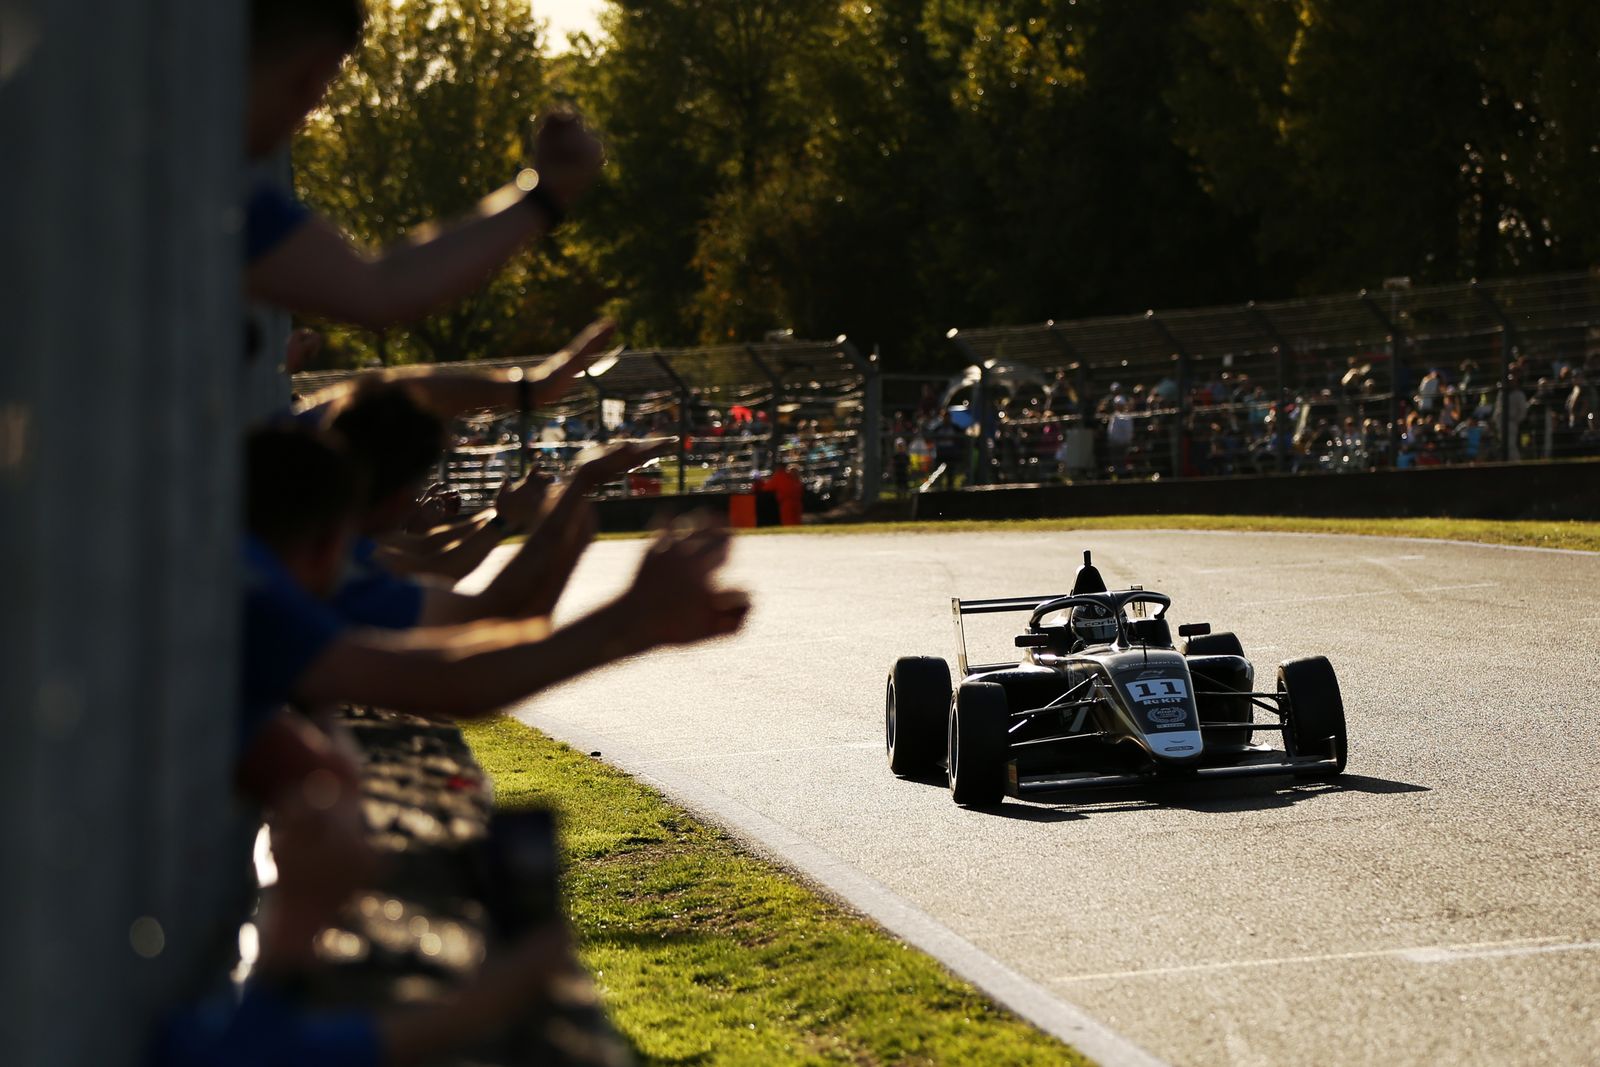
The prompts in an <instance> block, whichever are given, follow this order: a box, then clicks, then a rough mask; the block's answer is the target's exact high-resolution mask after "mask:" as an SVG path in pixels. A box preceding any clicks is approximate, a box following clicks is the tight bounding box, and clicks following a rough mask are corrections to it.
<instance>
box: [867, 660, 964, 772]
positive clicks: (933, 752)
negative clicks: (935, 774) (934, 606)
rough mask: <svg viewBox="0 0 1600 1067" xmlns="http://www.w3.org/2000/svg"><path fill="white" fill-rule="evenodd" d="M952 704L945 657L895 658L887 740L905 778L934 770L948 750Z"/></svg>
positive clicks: (893, 766) (892, 761)
mask: <svg viewBox="0 0 1600 1067" xmlns="http://www.w3.org/2000/svg"><path fill="white" fill-rule="evenodd" d="M949 708H950V667H949V665H948V664H946V663H945V661H944V660H942V659H939V658H938V657H937V656H905V657H902V658H900V659H897V660H895V663H894V667H893V668H892V669H891V670H890V671H889V679H888V681H887V682H886V683H885V687H884V697H883V742H884V748H885V749H886V750H887V752H888V755H889V769H890V770H891V771H893V772H894V773H895V774H897V775H899V776H900V777H902V778H904V777H906V776H907V775H917V774H926V773H928V772H929V771H931V770H933V768H934V767H935V766H936V765H937V764H938V762H939V756H940V755H941V754H942V753H943V751H944V726H945V721H944V720H945V715H946V713H947V712H948V711H949Z"/></svg>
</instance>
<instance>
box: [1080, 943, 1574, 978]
mask: <svg viewBox="0 0 1600 1067" xmlns="http://www.w3.org/2000/svg"><path fill="white" fill-rule="evenodd" d="M1594 949H1600V941H1563V940H1562V939H1561V938H1558V937H1519V938H1514V939H1512V940H1510V941H1474V942H1469V943H1466V944H1460V945H1436V946H1435V945H1424V946H1415V947H1411V948H1379V949H1371V950H1368V951H1365V952H1329V953H1324V954H1321V955H1315V956H1278V957H1275V958H1272V959H1262V960H1226V961H1223V962H1220V963H1188V964H1182V965H1180V966H1176V967H1147V968H1144V969H1141V970H1132V971H1101V972H1099V973H1098V974H1069V975H1063V976H1062V977H1060V978H1057V979H1056V981H1058V982H1107V981H1114V980H1116V979H1121V978H1162V977H1166V976H1169V975H1174V974H1205V973H1212V972H1216V971H1233V970H1244V969H1246V968H1250V967H1286V966H1292V965H1295V964H1303V963H1339V962H1344V961H1346V960H1371V959H1384V958H1389V959H1395V960H1404V961H1405V962H1407V963H1417V964H1438V963H1459V962H1461V961H1464V960H1477V959H1500V958H1503V957H1507V956H1535V955H1542V954H1544V953H1548V952H1579V951H1592V950H1594Z"/></svg>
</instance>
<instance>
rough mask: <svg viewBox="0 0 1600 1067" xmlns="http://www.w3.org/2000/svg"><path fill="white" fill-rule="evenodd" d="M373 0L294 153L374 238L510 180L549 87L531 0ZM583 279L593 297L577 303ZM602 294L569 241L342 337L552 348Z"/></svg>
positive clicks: (442, 347)
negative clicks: (421, 317)
mask: <svg viewBox="0 0 1600 1067" xmlns="http://www.w3.org/2000/svg"><path fill="white" fill-rule="evenodd" d="M369 7H370V12H371V14H370V19H369V26H368V30H367V36H366V39H365V40H364V41H363V42H362V45H361V47H360V49H359V50H358V51H357V52H356V54H355V55H353V56H352V57H351V59H350V61H349V62H348V63H347V64H346V67H345V70H344V72H343V74H342V75H341V77H340V78H339V79H338V81H337V82H336V83H335V84H334V86H333V88H332V89H331V90H330V92H329V94H328V96H327V98H326V100H325V101H324V107H323V108H322V109H321V110H320V111H319V112H317V113H316V114H315V115H313V116H312V118H311V120H310V121H309V122H308V123H307V124H306V126H305V127H304V129H303V130H302V131H301V133H300V135H299V136H298V137H297V139H296V141H295V145H294V164H295V178H296V185H297V188H298V190H299V193H300V195H301V196H302V197H303V198H304V199H305V200H306V201H307V202H308V203H309V204H310V205H311V206H312V207H313V208H315V209H317V210H318V211H319V212H322V213H324V214H325V215H327V216H329V217H330V218H332V219H334V220H335V221H336V222H337V223H338V224H339V225H340V226H341V227H342V228H343V229H344V230H345V231H346V232H348V233H349V234H350V235H351V236H352V237H354V238H355V239H356V240H357V241H359V242H361V243H362V244H364V245H366V246H368V247H376V246H380V245H383V244H387V243H390V242H393V241H396V240H399V239H401V238H402V237H403V236H404V235H405V234H406V233H407V232H408V231H410V230H411V229H413V228H414V227H416V226H418V225H420V224H423V223H425V222H428V221H430V220H434V219H445V220H448V219H449V218H452V217H455V216H459V215H461V214H462V213H464V212H466V211H468V210H470V209H471V208H472V207H473V206H474V205H475V204H476V203H477V201H478V200H479V199H480V198H481V197H483V196H484V195H485V194H487V193H489V192H491V191H493V190H494V189H496V188H498V187H499V186H501V185H503V184H505V183H506V182H507V181H509V180H510V179H511V178H512V177H513V176H514V175H515V174H516V172H517V170H518V169H520V168H521V166H522V160H523V159H524V158H525V157H526V143H525V142H526V138H527V137H528V136H529V135H530V134H531V120H532V119H533V117H534V116H535V114H536V112H537V110H538V109H540V107H541V106H543V105H544V104H545V103H546V102H547V98H548V92H547V89H546V83H545V76H544V75H545V66H546V60H545V59H544V57H543V54H542V50H543V42H542V40H541V37H540V34H539V32H538V26H537V24H536V23H535V22H534V20H533V14H532V9H531V7H530V4H529V0H418V2H411V3H407V4H403V5H400V6H395V5H392V4H388V3H379V4H371V5H369ZM585 290H588V294H587V299H586V300H585V301H584V303H586V304H587V305H588V306H587V307H583V306H579V307H577V308H573V307H572V305H573V304H574V303H575V302H576V300H575V298H579V297H582V296H583V294H584V293H585ZM552 296H554V297H555V299H554V300H552V299H551V297H552ZM598 302H599V295H598V291H597V290H593V289H592V287H591V286H589V285H588V284H587V283H586V280H585V278H584V277H583V275H582V271H581V269H580V268H578V267H576V266H575V265H574V264H573V263H571V262H568V261H566V260H565V259H564V258H563V257H562V256H561V255H560V253H559V251H557V252H556V253H553V254H552V253H534V252H528V253H524V254H521V255H519V256H517V257H516V258H515V259H514V260H512V262H511V263H510V264H509V265H508V266H507V268H506V269H505V270H504V271H502V272H501V273H500V274H498V275H497V276H496V277H495V278H494V279H493V280H492V281H491V282H490V283H489V285H488V286H486V287H485V288H484V289H483V290H482V291H481V292H480V293H478V294H476V295H474V296H472V297H470V298H468V299H466V300H464V301H462V302H461V303H460V304H458V305H456V306H455V307H452V308H450V309H448V310H446V311H444V312H442V313H440V314H438V315H435V316H433V317H432V318H429V319H427V320H426V321H424V322H422V323H420V324H417V325H416V326H414V327H411V328H409V329H404V330H392V331H388V332H387V333H386V334H385V335H383V336H381V337H374V336H372V335H370V334H362V333H361V332H359V331H335V338H334V342H335V346H336V347H343V348H346V349H356V350H358V351H363V352H366V353H370V354H372V355H374V356H376V357H377V358H378V359H380V360H381V361H383V362H386V363H395V362H413V361H418V360H426V361H433V360H457V359H471V358H477V357H484V356H505V355H512V354H517V353H520V352H528V351H534V352H542V351H550V350H552V349H553V348H554V347H556V346H558V345H559V344H560V343H561V342H562V341H564V340H566V338H567V336H569V335H570V334H571V332H573V327H574V326H576V325H580V324H581V323H582V322H584V321H587V318H588V317H589V312H590V311H591V310H592V308H593V305H594V304H596V303H598Z"/></svg>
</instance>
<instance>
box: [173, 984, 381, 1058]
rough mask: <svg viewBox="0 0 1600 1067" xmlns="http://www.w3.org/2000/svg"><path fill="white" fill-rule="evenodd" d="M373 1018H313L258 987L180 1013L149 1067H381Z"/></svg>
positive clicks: (356, 1015)
mask: <svg viewBox="0 0 1600 1067" xmlns="http://www.w3.org/2000/svg"><path fill="white" fill-rule="evenodd" d="M382 1062H383V1046H382V1042H381V1040H380V1039H379V1037H378V1029H377V1025H376V1023H375V1022H374V1020H373V1017H372V1016H371V1015H368V1014H365V1013H361V1012H331V1011H329V1012H313V1011H308V1010H307V1009H305V1008H304V1007H302V1006H300V1005H298V1004H296V1003H295V1002H294V1001H292V1000H291V999H289V998H288V997H287V996H285V995H284V994H282V993H280V992H277V991H275V990H270V989H268V988H266V987H264V986H262V985H261V984H260V983H252V984H251V985H249V986H247V987H246V989H245V994H244V999H243V1000H241V1001H240V1002H239V1003H237V1004H235V1003H234V1002H233V998H232V997H231V996H226V995H224V996H217V997H214V998H212V999H210V1000H207V1001H205V1002H203V1003H201V1004H199V1005H196V1006H194V1007H192V1008H189V1009H187V1010H185V1011H182V1012H180V1013H179V1014H178V1015H177V1016H176V1017H174V1018H173V1019H172V1020H170V1021H169V1022H168V1023H167V1025H166V1026H165V1027H164V1028H163V1029H162V1032H161V1033H160V1035H159V1036H158V1037H157V1039H156V1042H155V1046H154V1048H153V1049H152V1050H151V1055H150V1058H149V1061H148V1067H378V1065H379V1064H380V1063H382Z"/></svg>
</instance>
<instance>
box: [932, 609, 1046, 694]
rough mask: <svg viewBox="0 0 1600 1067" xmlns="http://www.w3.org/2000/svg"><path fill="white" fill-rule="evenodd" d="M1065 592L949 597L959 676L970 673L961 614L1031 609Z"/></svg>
mask: <svg viewBox="0 0 1600 1067" xmlns="http://www.w3.org/2000/svg"><path fill="white" fill-rule="evenodd" d="M1066 595H1067V594H1066V593H1051V594H1049V595H1047V596H1014V597H1004V598H1001V599H998V600H962V599H961V598H960V597H951V598H950V615H951V617H952V618H953V619H954V620H955V624H956V665H957V666H959V667H960V668H961V677H963V678H965V677H966V676H967V675H969V674H971V673H972V671H971V669H970V668H969V667H968V666H967V634H966V630H965V629H963V628H962V625H961V617H962V616H963V615H997V614H999V613H1001V612H1005V611H1032V610H1033V609H1034V608H1036V607H1038V606H1039V605H1040V604H1043V603H1044V602H1045V601H1046V600H1059V599H1061V598H1062V597H1064V596H1066Z"/></svg>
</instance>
